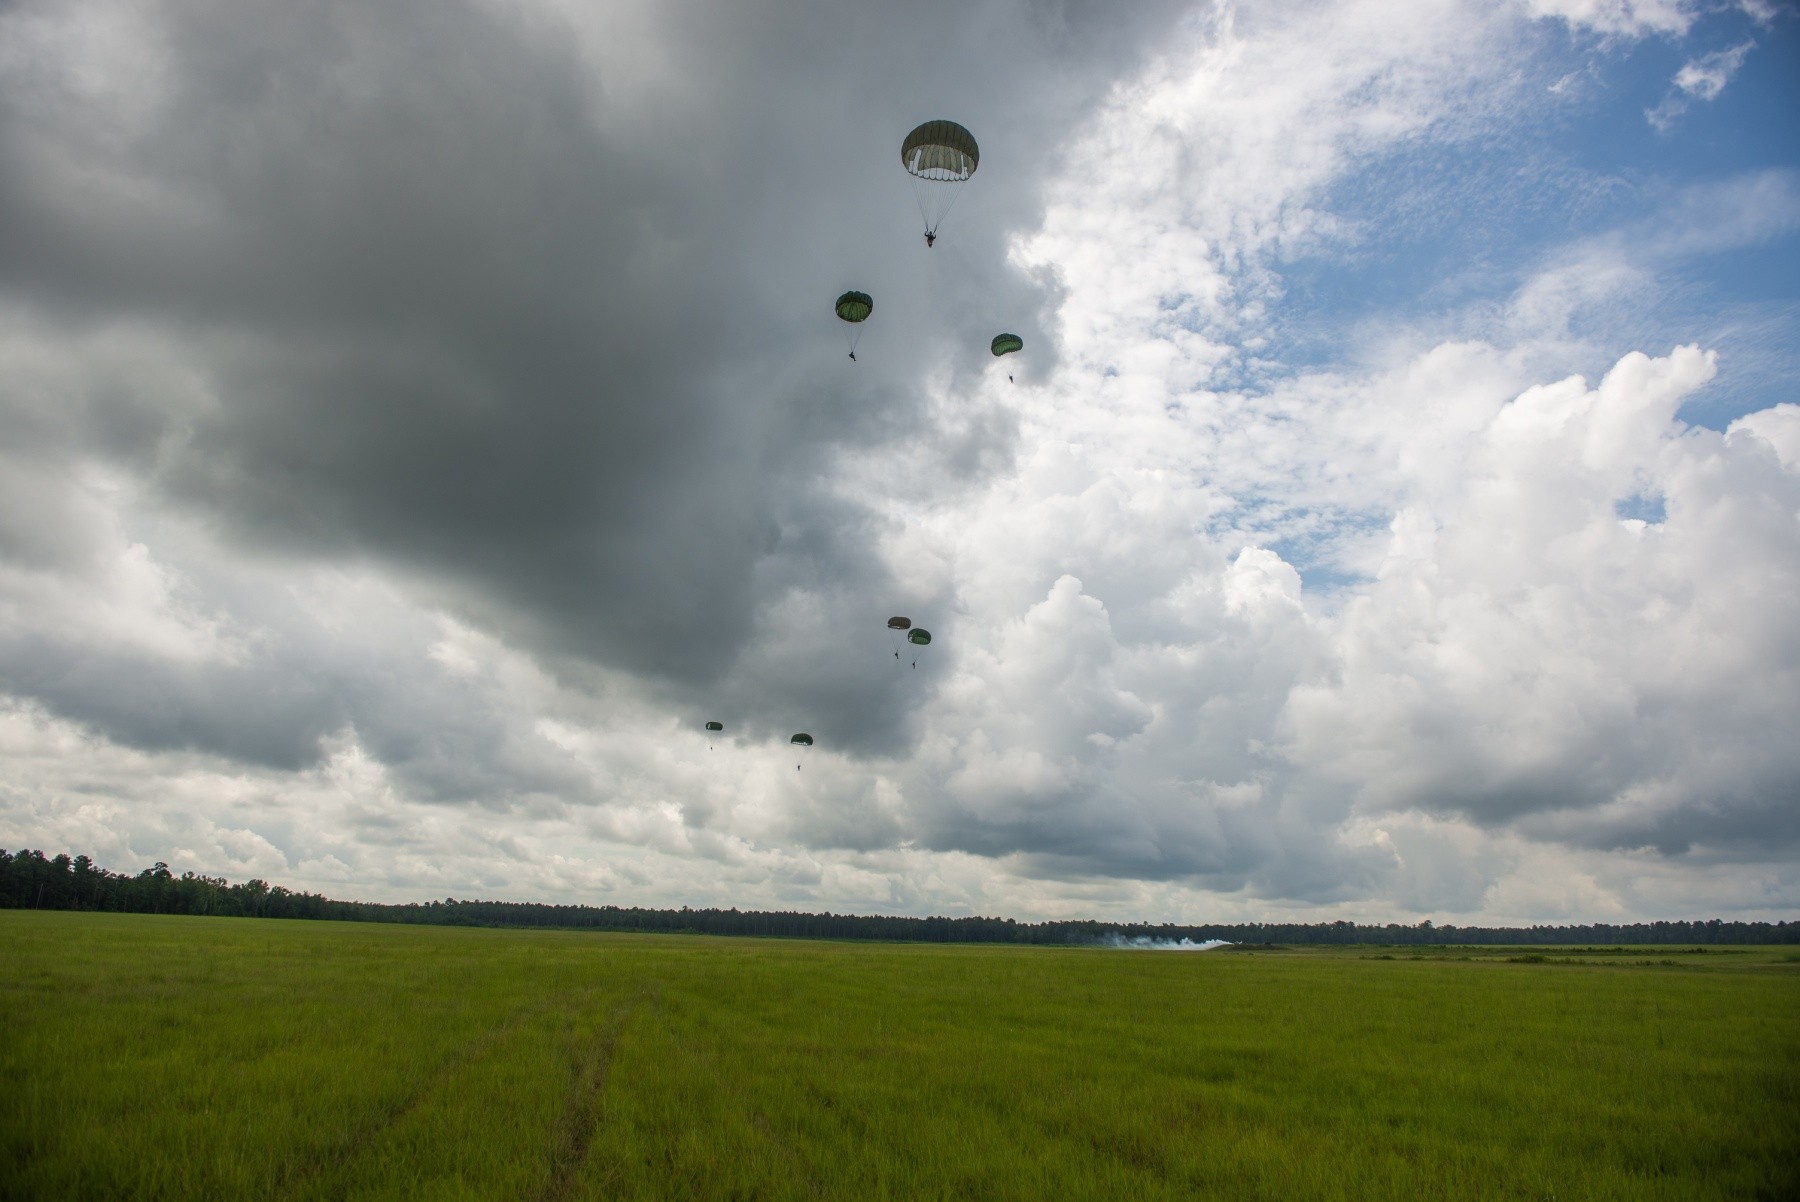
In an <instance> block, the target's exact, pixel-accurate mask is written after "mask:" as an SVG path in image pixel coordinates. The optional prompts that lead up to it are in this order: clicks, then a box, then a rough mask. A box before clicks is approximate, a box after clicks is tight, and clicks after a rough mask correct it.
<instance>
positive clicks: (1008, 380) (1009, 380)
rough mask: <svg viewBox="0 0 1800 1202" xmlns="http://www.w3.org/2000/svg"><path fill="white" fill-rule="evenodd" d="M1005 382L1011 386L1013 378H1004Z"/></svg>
mask: <svg viewBox="0 0 1800 1202" xmlns="http://www.w3.org/2000/svg"><path fill="white" fill-rule="evenodd" d="M1006 382H1007V383H1008V384H1011V383H1012V382H1013V378H1012V377H1011V376H1008V377H1006Z"/></svg>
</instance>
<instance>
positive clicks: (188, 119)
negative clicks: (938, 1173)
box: [0, 0, 1800, 923]
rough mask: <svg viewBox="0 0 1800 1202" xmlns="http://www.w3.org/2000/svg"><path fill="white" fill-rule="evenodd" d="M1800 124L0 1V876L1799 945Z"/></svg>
mask: <svg viewBox="0 0 1800 1202" xmlns="http://www.w3.org/2000/svg"><path fill="white" fill-rule="evenodd" d="M1796 113H1800V16H1797V14H1796V11H1795V10H1794V9H1793V8H1792V7H1789V6H1786V5H1783V4H1779V3H1776V2H1775V0H1514V2H1512V3H1492V2H1489V0H1469V2H1467V3H1457V2H1452V0H1418V2H1416V3H1405V2H1400V0H1318V2H1314V3H1301V2H1297V0H1296V2H1292V3H1278V4H1264V3H1257V4H1241V5H1239V4H1231V3H1191V4H1182V3H1142V4H1134V5H1129V6H1122V5H1114V4H1099V3H1095V4H1085V3H1079V2H1077V0H1062V2H1055V0H1041V2H1030V0H943V2H941V3H918V4H907V5H846V4H841V3H829V2H826V0H819V2H817V3H805V2H800V0H791V2H790V0H781V2H776V0H768V2H763V0H743V2H737V3H732V4H711V3H698V2H695V3H680V2H677V3H668V2H665V0H654V2H652V0H645V2H643V3H627V2H618V3H590V2H585V0H386V2H384V3H381V4H373V5H340V4H332V3H324V2H322V0H320V2H315V0H298V2H296V0H266V2H265V0H228V2H226V0H220V2H208V0H191V2H188V0H169V2H163V3H158V2H157V0H11V2H9V3H4V4H0V845H3V846H8V847H14V848H17V847H41V848H43V849H45V850H47V851H56V850H64V849H66V850H70V851H78V852H79V851H85V852H87V853H88V854H90V855H93V856H94V857H95V858H96V859H97V860H98V861H99V862H101V863H102V864H105V865H108V866H110V867H113V868H118V869H129V870H136V869H138V868H142V867H144V866H147V865H148V864H150V863H151V862H152V861H155V860H162V861H166V862H167V863H168V864H169V865H170V866H171V867H172V868H174V869H175V870H176V871H178V872H179V871H183V870H190V869H191V870H195V871H201V872H206V873H209V874H221V875H226V876H229V877H232V878H233V879H241V878H244V877H248V876H261V877H265V878H267V879H270V880H274V881H279V882H282V883H285V884H288V885H290V886H293V887H301V888H307V889H313V890H319V891H323V892H326V893H329V894H331V895H333V896H337V897H353V898H364V899H371V900H401V899H423V898H430V897H443V896H457V897H478V896H479V897H505V898H512V899H519V900H525V899H544V900H558V901H582V902H589V903H594V904H605V903H615V904H622V905H631V904H641V905H666V904H689V905H695V906H701V905H721V906H733V905H735V906H739V907H743V908H771V907H772V908H797V909H812V910H820V909H830V910H834V911H840V912H845V911H850V912H888V913H950V914H962V913H983V914H1003V915H1011V916H1015V917H1019V918H1046V917H1062V916H1093V917H1102V918H1116V919H1138V920H1151V921H1165V920H1168V921H1206V920H1220V921H1225V920H1237V919H1268V920H1289V919H1316V918H1339V917H1349V918H1356V919H1361V920H1366V921H1389V920H1395V919H1398V920H1401V921H1416V920H1418V919H1419V918H1422V917H1432V918H1434V919H1436V920H1438V921H1440V922H1442V921H1454V922H1465V923H1466V922H1488V923H1501V922H1532V921H1545V922H1556V921H1564V920H1581V921H1589V920H1599V921H1630V920H1637V919H1647V918H1665V917H1667V918H1679V917H1713V916H1718V917H1735V918H1792V917H1794V916H1795V914H1796V911H1800V738H1797V737H1796V731H1797V730H1800V607H1797V605H1796V598H1800V403H1797V402H1800V386H1797V385H1796V383H1795V381H1796V380H1797V379H1800V121H1797V120H1796V117H1795V114H1796ZM939 117H947V118H951V119H954V120H958V121H960V122H962V123H963V124H964V125H966V126H968V128H969V129H970V130H971V131H973V133H974V134H975V136H976V137H977V138H978V139H979V141H980V144H981V151H982V158H981V164H980V169H979V171H978V172H977V173H976V175H975V177H974V178H973V180H971V181H970V183H969V184H968V185H967V186H966V187H965V188H964V189H963V191H962V193H961V194H960V197H959V199H958V201H957V203H956V206H955V208H954V209H953V210H952V211H951V213H950V215H949V217H948V219H947V220H946V221H945V222H944V224H943V228H942V236H941V238H940V239H939V241H938V243H937V245H936V246H935V247H933V248H931V249H927V248H926V246H925V244H924V240H923V239H922V238H921V237H920V232H921V230H920V223H919V212H918V209H917V207H916V202H915V197H914V194H913V190H912V188H911V187H909V180H908V177H907V176H906V175H905V173H904V171H903V170H902V169H901V166H900V162H899V153H898V151H899V144H900V140H901V138H902V137H903V136H904V135H905V133H906V132H907V131H908V130H909V129H910V128H912V127H913V126H914V125H915V124H917V123H919V122H921V121H924V120H927V119H931V118H939ZM851 288H855V289H860V290H862V291H866V292H868V293H870V294H871V295H872V296H873V297H874V300H875V311H874V315H873V316H872V317H871V319H870V320H869V322H868V323H867V325H866V327H865V332H864V334H863V337H862V341H861V345H860V347H859V349H858V362H856V363H851V362H850V361H849V360H847V359H846V358H845V355H844V342H843V338H842V337H841V331H840V329H839V327H838V323H837V320H836V318H835V317H834V316H833V314H832V301H833V298H835V297H836V296H837V295H838V294H839V293H840V292H843V291H845V290H846V289H851ZM1003 330H1004V331H1010V332H1014V333H1017V334H1019V335H1021V336H1022V337H1023V339H1024V342H1025V349H1024V351H1023V352H1022V353H1020V354H1019V355H1016V356H1013V357H1011V358H1008V359H1006V360H995V359H993V358H992V357H991V356H990V355H989V353H988V344H989V340H990V339H991V338H992V337H993V335H994V334H996V333H999V332H1001V331H1003ZM1008 373H1011V374H1012V376H1013V377H1014V380H1013V381H1010V382H1009V380H1008ZM891 614H905V615H908V616H910V617H911V618H912V619H913V620H914V621H915V622H916V623H918V624H919V625H921V626H924V627H927V628H929V629H930V630H931V631H932V633H933V635H934V636H935V637H934V641H933V642H932V644H931V645H930V646H929V647H926V648H923V649H920V650H919V653H918V655H917V666H916V668H915V667H914V666H913V655H912V651H913V649H912V648H911V647H907V648H906V653H905V655H904V656H903V658H901V659H896V658H895V656H894V650H895V647H896V644H895V641H894V639H893V638H892V637H891V635H890V633H889V632H888V631H887V630H886V629H885V621H886V619H887V618H888V616H889V615H891ZM708 720H717V721H720V722H722V723H724V725H725V728H726V729H725V732H724V734H723V735H722V736H720V737H718V738H715V739H713V740H711V743H710V746H709V740H708V736H707V735H706V734H705V732H704V731H703V730H702V724H703V723H704V722H706V721H708ZM796 731H808V732H810V733H811V734H813V736H814V737H815V739H816V744H815V746H813V747H812V748H811V749H808V750H805V751H803V752H802V751H798V750H796V749H795V748H792V747H790V746H789V745H788V736H789V735H791V734H792V733H794V732H796ZM802 760H803V761H804V767H803V768H801V769H799V770H796V763H797V762H799V761H802Z"/></svg>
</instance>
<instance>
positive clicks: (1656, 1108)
mask: <svg viewBox="0 0 1800 1202" xmlns="http://www.w3.org/2000/svg"><path fill="white" fill-rule="evenodd" d="M1387 956H1392V957H1394V959H1392V960H1387V959H1385V957H1387ZM1536 957H1542V961H1543V962H1542V963H1536V962H1517V961H1531V960H1533V959H1534V958H1536ZM0 964H3V965H4V972H0V1196H4V1197H7V1198H32V1199H57V1198H72V1199H100V1198H133V1199H162V1198H208V1199H211V1198H228V1199H237V1198H291V1199H340V1198H417V1199H433V1200H437V1199H453V1198H469V1199H502V1198H520V1199H577V1198H595V1199H599V1198H607V1199H616V1198H644V1199H650V1198H707V1199H711V1198H734V1197H735V1198H809V1199H810V1198H821V1197H823V1198H846V1199H850V1198H854V1199H864V1198H914V1197H927V1198H1081V1197H1092V1198H1127V1197H1128V1198H1158V1197H1166V1198H1208V1197H1217V1198H1246V1199H1248V1198H1255V1199H1283V1200H1287V1199H1302V1198H1305V1199H1311V1198H1321V1199H1330V1198H1381V1199H1387V1198H1412V1197H1420V1198H1482V1199H1489V1198H1546V1199H1547V1198H1555V1199H1611V1198H1616V1199H1633V1200H1637V1199H1670V1200H1675V1199H1682V1200H1687V1199H1704V1198H1721V1199H1724V1198H1759V1197H1760V1198H1771V1199H1773V1198H1782V1197H1793V1196H1796V1194H1797V1193H1800V1173H1797V1172H1796V1166H1800V962H1797V960H1796V955H1795V952H1794V950H1793V949H1790V948H1770V949H1740V950H1736V951H1730V952H1727V951H1723V950H1721V949H1710V948H1709V949H1707V950H1706V951H1705V953H1703V954H1695V953H1693V952H1692V951H1690V950H1688V949H1680V948H1631V949H1604V948H1587V949H1555V948H1528V949H1521V948H1510V949H1508V948H1485V949H1467V948H1431V949H1416V948H1385V949H1377V948H1346V949H1339V950H1330V951H1327V950H1320V949H1284V950H1273V951H1259V952H1254V953H1243V952H1238V953H1216V952H1215V953H1151V952H1131V951H1108V950H1098V949H1082V950H1075V949H1069V950H1063V949H1044V948H1011V947H972V946H964V947H934V946H916V945H900V946H895V945H881V944H850V943H814V942H781V941H765V940H750V939H733V940H726V939H708V938H700V937H652V936H625V935H601V934H591V933H575V932H535V931H484V930H467V929H457V928H442V927H399V926H373V925H359V924H335V923H307V922H280V921H273V920H264V921H254V920H242V919H205V918H169V917H150V916H123V915H92V914H66V913H33V912H19V911H4V912H0Z"/></svg>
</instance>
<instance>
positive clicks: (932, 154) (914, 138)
mask: <svg viewBox="0 0 1800 1202" xmlns="http://www.w3.org/2000/svg"><path fill="white" fill-rule="evenodd" d="M900 162H901V164H902V165H904V166H905V167H906V170H907V173H908V174H909V175H916V176H918V177H919V178H920V179H927V180H930V181H932V182H933V183H940V184H960V183H961V182H962V181H964V180H966V179H968V178H969V177H970V176H971V175H974V174H975V168H976V166H977V165H978V164H979V163H980V162H981V147H979V146H977V145H975V135H974V134H972V133H970V132H969V131H968V130H966V129H964V128H963V127H962V126H960V125H958V124H957V123H956V122H954V121H927V122H925V124H923V125H921V126H919V127H918V128H917V129H915V130H913V131H912V132H911V133H910V134H907V135H906V140H905V141H904V142H902V143H900Z"/></svg>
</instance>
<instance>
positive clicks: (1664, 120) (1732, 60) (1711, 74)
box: [1644, 41, 1756, 132]
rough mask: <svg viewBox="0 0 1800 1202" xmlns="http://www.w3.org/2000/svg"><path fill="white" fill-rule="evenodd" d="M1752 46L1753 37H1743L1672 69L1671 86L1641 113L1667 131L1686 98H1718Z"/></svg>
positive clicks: (1680, 111)
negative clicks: (1733, 43) (1723, 47)
mask: <svg viewBox="0 0 1800 1202" xmlns="http://www.w3.org/2000/svg"><path fill="white" fill-rule="evenodd" d="M1755 48H1756V43H1755V42H1754V41H1743V42H1739V43H1738V44H1737V45H1735V46H1728V47H1726V48H1725V49H1724V50H1715V51H1713V52H1712V53H1711V54H1704V55H1701V56H1700V57H1699V58H1696V59H1690V60H1688V61H1687V62H1686V63H1684V64H1682V67H1681V70H1679V71H1677V72H1676V73H1675V81H1674V83H1675V89H1674V90H1673V91H1671V92H1670V93H1669V94H1668V96H1667V97H1665V98H1664V99H1663V101H1662V103H1661V104H1659V105H1657V106H1656V107H1655V108H1653V109H1649V110H1647V111H1646V112H1645V114H1644V116H1645V117H1646V118H1647V119H1648V120H1649V122H1650V124H1651V125H1654V126H1655V127H1656V128H1657V129H1659V130H1661V131H1664V132H1667V131H1668V130H1669V128H1670V127H1671V126H1673V125H1674V124H1675V119H1676V118H1677V117H1680V116H1681V115H1682V114H1683V113H1685V112H1687V109H1688V103H1689V101H1691V100H1716V99H1718V96H1719V93H1721V92H1723V91H1724V90H1725V85H1726V84H1728V83H1730V82H1731V77H1732V76H1733V75H1735V74H1737V69H1738V68H1739V67H1741V66H1743V63H1744V57H1745V56H1746V55H1748V54H1749V53H1750V51H1751V50H1753V49H1755Z"/></svg>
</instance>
